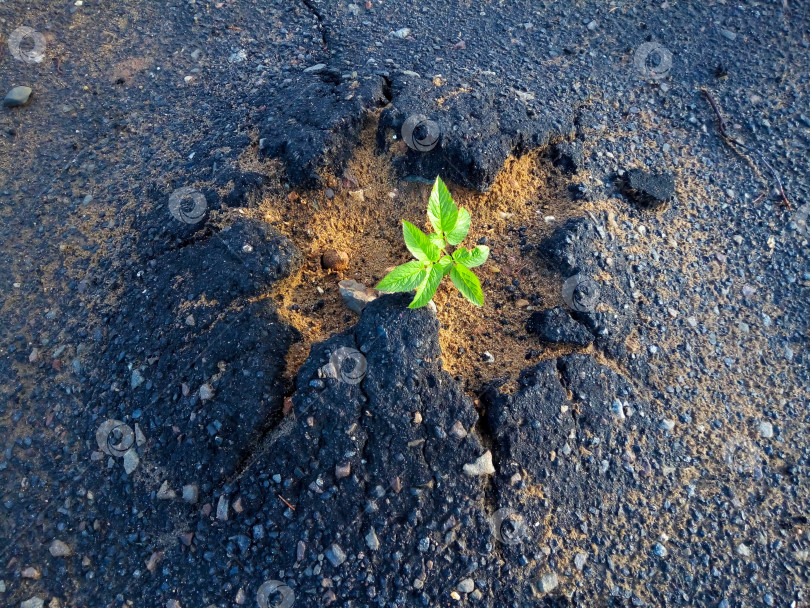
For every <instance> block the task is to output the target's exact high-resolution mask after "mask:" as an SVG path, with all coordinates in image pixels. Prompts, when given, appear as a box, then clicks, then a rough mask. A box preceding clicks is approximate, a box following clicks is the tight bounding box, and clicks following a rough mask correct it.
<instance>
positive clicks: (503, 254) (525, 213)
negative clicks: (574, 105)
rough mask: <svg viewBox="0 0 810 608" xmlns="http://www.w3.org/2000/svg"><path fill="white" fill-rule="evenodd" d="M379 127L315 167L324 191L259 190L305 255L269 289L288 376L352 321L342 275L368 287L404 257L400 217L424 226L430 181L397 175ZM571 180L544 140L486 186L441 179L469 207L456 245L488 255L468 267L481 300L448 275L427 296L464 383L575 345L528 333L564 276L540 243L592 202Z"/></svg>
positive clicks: (393, 148) (265, 206) (398, 147)
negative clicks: (339, 263) (333, 260)
mask: <svg viewBox="0 0 810 608" xmlns="http://www.w3.org/2000/svg"><path fill="white" fill-rule="evenodd" d="M376 131H377V124H376V121H375V120H370V121H369V123H368V124H367V125H366V126H365V128H364V130H363V132H362V134H361V141H360V144H359V145H358V147H357V148H356V150H355V152H354V155H353V157H352V159H351V161H350V162H349V164H348V166H347V168H346V170H345V171H344V173H343V174H342V175H340V176H336V175H332V174H324V175H323V176H322V177H323V182H324V183H325V184H326V186H327V187H328V190H329V191H327V189H326V188H324V190H318V191H303V190H288V191H287V193H286V195H285V196H279V195H278V194H275V195H268V196H266V197H265V198H264V200H262V202H261V204H260V205H259V210H258V214H259V216H260V217H262V218H263V219H264V220H265V221H267V222H269V223H270V224H271V225H273V226H274V227H275V228H276V229H278V230H279V231H280V232H281V233H283V234H284V235H286V236H287V237H288V238H290V239H291V240H292V241H293V242H294V243H295V245H296V246H297V247H298V248H299V249H300V251H301V252H302V253H303V255H304V258H305V261H304V264H303V266H302V268H301V270H300V271H299V272H298V273H297V274H295V275H293V276H292V277H290V278H288V279H286V280H285V281H282V282H281V283H280V284H279V285H278V286H277V287H276V288H275V289H274V290H273V292H272V293H271V294H270V295H269V297H271V298H273V300H274V301H275V302H276V304H277V305H278V308H279V314H280V316H281V317H282V318H283V319H284V320H285V321H286V322H287V323H289V324H290V325H292V326H294V327H296V328H297V329H298V330H299V331H300V332H301V335H302V341H301V342H299V343H297V344H296V345H294V347H293V349H292V350H291V352H290V354H289V356H288V362H287V363H288V365H287V369H288V374H289V376H293V375H294V374H295V373H296V372H297V370H298V369H299V368H300V366H301V365H302V364H303V363H304V361H305V360H306V357H307V355H308V354H309V350H310V346H311V345H312V344H313V343H316V342H320V341H322V340H325V339H327V338H328V337H329V336H330V335H333V334H335V333H338V332H341V331H343V330H345V329H347V328H348V327H350V326H351V325H353V324H354V323H356V322H357V319H358V316H357V314H356V313H354V312H352V311H350V310H349V309H348V308H347V306H346V303H345V302H344V300H343V298H342V297H341V295H340V291H339V288H338V282H339V281H341V280H343V279H353V280H355V281H358V282H359V283H362V284H364V285H366V286H368V287H373V286H374V285H376V284H377V282H378V281H379V280H380V279H381V278H382V277H383V276H385V274H386V272H387V271H388V270H389V269H390V268H391V267H393V266H396V265H398V264H402V263H404V262H406V261H408V260H409V259H411V255H410V253H409V252H408V251H407V249H406V248H405V245H404V243H403V240H402V229H401V220H403V219H405V220H408V221H410V222H412V223H414V224H416V225H417V226H420V227H421V228H423V229H427V215H426V207H427V201H428V197H429V195H430V189H431V185H430V184H426V183H418V182H410V181H404V180H402V179H400V178H398V177H397V176H396V174H395V171H394V169H393V165H392V161H393V160H394V158H395V157H396V155H398V154H404V153H405V150H403V146H402V144H401V143H400V142H398V141H397V140H394V139H393V138H392V137H389V138H388V141H389V142H391V145H390V147H389V149H388V150H386V151H384V153H382V154H380V153H379V151H378V150H377V149H376V146H375V136H376ZM570 183H571V179H570V177H569V176H567V175H564V174H562V173H561V172H560V171H558V170H557V169H556V168H555V167H554V166H552V163H551V162H550V161H549V160H548V158H547V151H546V150H545V149H540V150H536V151H533V152H531V153H528V154H526V155H524V156H522V157H520V158H514V157H510V158H509V159H507V161H506V163H505V164H504V167H503V168H502V170H501V171H500V173H499V174H498V177H497V179H496V180H495V183H494V184H493V186H492V187H491V188H490V190H489V191H488V192H486V193H479V192H475V191H471V190H467V189H464V188H461V187H458V186H456V185H454V184H452V183H451V184H448V186H449V188H450V191H451V193H452V194H453V197H454V198H455V200H456V202H457V204H458V205H459V206H463V207H466V208H467V209H468V210H469V211H470V213H471V215H472V226H471V228H470V232H469V235H468V237H467V239H466V240H465V241H464V243H463V244H464V245H467V246H468V247H472V246H474V245H475V244H476V243H478V242H481V243H486V244H487V245H488V246H489V247H490V248H491V254H490V259H489V261H488V262H487V263H486V264H485V265H484V266H482V267H479V268H477V269H476V272H477V274H478V275H479V277H480V279H481V283H482V287H483V290H484V306H483V307H480V308H478V307H475V306H473V305H472V304H470V303H468V302H467V301H466V300H464V299H463V298H462V297H461V295H460V294H459V293H458V292H457V291H456V290H455V289H454V288H453V286H452V285H451V284H450V282H449V281H448V280H445V282H443V283H442V285H441V287H440V288H439V290H438V292H437V293H436V296H435V297H434V302H435V304H436V307H437V310H438V318H439V321H440V336H439V337H440V344H441V348H442V352H443V362H444V367H445V369H447V370H448V371H449V372H450V373H451V374H452V375H453V376H455V377H457V378H458V377H460V378H461V379H463V380H462V381H463V383H464V385H465V388H466V389H467V390H468V391H470V392H473V393H477V392H478V391H479V390H480V389H481V387H482V386H483V385H484V384H486V383H487V382H489V381H490V380H493V379H495V378H504V377H507V376H508V377H510V378H512V379H515V378H517V375H518V373H519V372H520V370H522V369H524V368H526V367H527V366H529V365H531V364H533V363H536V362H538V361H540V360H543V359H547V358H551V357H556V356H560V355H562V354H566V353H568V352H570V351H571V348H568V347H559V346H551V345H546V344H543V343H541V342H540V341H539V340H538V339H537V338H535V337H534V336H531V335H527V333H526V330H525V326H526V321H527V319H528V318H529V316H530V315H531V314H532V312H533V311H534V310H542V309H545V308H551V307H554V306H561V305H564V302H563V295H562V281H561V278H560V277H559V276H558V275H557V274H556V273H554V272H553V271H552V270H550V269H548V268H547V266H546V264H545V263H544V261H543V259H542V257H541V256H540V255H539V252H538V250H537V244H538V243H540V242H542V241H543V239H544V238H546V237H547V236H549V235H550V234H551V233H552V232H553V231H554V229H555V228H557V227H558V226H560V225H562V224H563V223H564V222H565V221H566V220H567V219H569V218H570V217H574V216H581V215H582V214H583V213H584V211H585V209H587V208H589V207H590V204H589V203H587V202H582V201H572V199H571V197H570V195H569V194H568V190H567V189H568V186H569V185H570ZM330 250H334V251H340V252H343V253H345V254H347V255H348V266H347V268H346V269H345V270H341V271H332V270H326V269H324V268H323V266H322V256H323V254H324V253H326V252H327V251H330ZM511 388H514V387H510V386H509V385H506V386H505V387H504V388H503V389H502V390H510V389H511Z"/></svg>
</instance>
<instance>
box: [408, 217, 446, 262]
mask: <svg viewBox="0 0 810 608" xmlns="http://www.w3.org/2000/svg"><path fill="white" fill-rule="evenodd" d="M402 236H403V237H404V238H405V246H406V247H407V248H408V251H410V252H411V253H412V254H413V257H415V258H416V259H417V260H420V261H422V262H436V261H438V259H439V256H440V255H441V252H440V251H439V248H438V247H436V245H434V244H433V243H431V242H430V239H429V238H428V236H427V235H426V234H425V233H424V232H422V231H421V230H419V228H417V227H416V226H414V225H413V224H411V223H410V222H406V221H405V220H402Z"/></svg>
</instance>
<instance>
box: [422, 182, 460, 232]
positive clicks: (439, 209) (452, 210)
mask: <svg viewBox="0 0 810 608" xmlns="http://www.w3.org/2000/svg"><path fill="white" fill-rule="evenodd" d="M428 219H429V220H430V223H431V225H432V226H433V229H434V230H435V231H436V232H450V231H451V230H453V228H455V227H456V220H457V219H458V207H456V204H455V203H454V202H453V197H452V196H450V191H449V190H448V189H447V186H445V185H444V182H443V181H442V179H441V178H440V177H438V176H436V181H435V182H434V183H433V190H432V191H431V193H430V200H429V201H428Z"/></svg>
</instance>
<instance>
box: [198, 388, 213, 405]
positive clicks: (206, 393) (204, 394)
mask: <svg viewBox="0 0 810 608" xmlns="http://www.w3.org/2000/svg"><path fill="white" fill-rule="evenodd" d="M199 395H200V399H202V400H203V401H207V400H208V399H210V398H211V397H213V396H214V389H213V388H211V385H210V384H203V385H202V386H201V387H200V391H199Z"/></svg>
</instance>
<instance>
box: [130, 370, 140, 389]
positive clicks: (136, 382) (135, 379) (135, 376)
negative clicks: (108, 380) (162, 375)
mask: <svg viewBox="0 0 810 608" xmlns="http://www.w3.org/2000/svg"><path fill="white" fill-rule="evenodd" d="M143 382H144V379H143V375H141V372H139V371H138V370H137V369H133V370H132V377H131V378H130V380H129V384H130V386H131V387H132V388H133V389H135V388H138V387H139V386H140V385H141V384H143Z"/></svg>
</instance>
